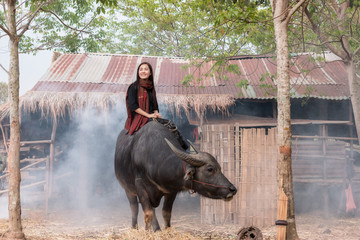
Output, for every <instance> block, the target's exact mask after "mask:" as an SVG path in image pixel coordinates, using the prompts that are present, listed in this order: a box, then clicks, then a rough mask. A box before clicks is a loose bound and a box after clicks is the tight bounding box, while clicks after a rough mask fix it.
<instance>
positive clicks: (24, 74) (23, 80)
mask: <svg viewBox="0 0 360 240" xmlns="http://www.w3.org/2000/svg"><path fill="white" fill-rule="evenodd" d="M51 58H52V52H51V51H40V52H38V53H37V54H36V55H35V56H34V55H33V54H20V96H21V95H23V94H25V93H26V92H27V91H29V90H30V89H31V88H32V87H33V86H34V85H35V84H36V82H37V81H38V80H39V79H40V78H41V77H42V76H43V75H44V74H45V72H46V70H47V69H48V68H49V66H50V64H51ZM9 59H10V49H9V44H8V38H5V37H3V38H0V64H1V65H2V66H3V67H4V68H6V69H7V70H8V69H9ZM0 82H6V83H7V82H8V75H7V73H6V72H5V71H4V70H3V69H2V68H0Z"/></svg>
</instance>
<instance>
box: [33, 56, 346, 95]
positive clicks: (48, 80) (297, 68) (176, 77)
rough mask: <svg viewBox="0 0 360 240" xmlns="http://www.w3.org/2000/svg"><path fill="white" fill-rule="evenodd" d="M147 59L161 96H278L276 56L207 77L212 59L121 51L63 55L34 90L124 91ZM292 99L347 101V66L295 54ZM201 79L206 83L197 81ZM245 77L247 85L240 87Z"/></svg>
mask: <svg viewBox="0 0 360 240" xmlns="http://www.w3.org/2000/svg"><path fill="white" fill-rule="evenodd" d="M144 61H146V62H149V63H150V64H151V65H152V67H153V71H154V81H155V86H156V89H157V93H158V94H159V95H174V96H176V95H193V94H196V95H202V94H205V95H230V96H232V97H233V98H238V99H270V98H275V97H276V80H274V79H275V78H274V77H273V76H274V75H275V74H276V62H275V61H274V60H273V59H272V58H260V57H259V58H240V59H236V60H230V63H231V64H236V65H238V67H239V69H240V71H241V75H236V74H234V73H228V74H225V75H226V76H227V79H223V78H220V77H219V76H218V75H217V74H215V75H207V76H204V74H206V73H209V71H210V69H211V67H212V63H211V62H205V63H203V64H202V65H201V67H200V68H195V67H190V68H184V65H186V64H188V61H185V60H184V59H182V58H168V57H152V56H134V55H117V54H92V53H91V54H63V55H61V56H60V57H59V58H58V59H57V60H56V61H55V62H53V63H52V65H51V66H50V68H49V69H48V70H47V72H46V73H45V74H44V75H43V76H42V78H41V79H40V80H39V81H38V82H37V83H36V85H35V86H34V87H33V88H32V90H31V91H33V92H38V91H47V92H54V93H55V92H78V93H82V92H84V93H90V92H93V93H94V92H102V93H125V92H126V89H127V87H128V85H129V84H130V83H132V82H133V81H134V80H135V77H136V69H137V66H138V65H139V64H140V63H141V62H144ZM290 64H291V66H290V82H291V91H292V94H291V96H292V97H295V98H302V97H314V98H323V99H336V100H341V99H349V97H350V93H349V87H348V83H347V75H346V70H345V67H344V65H343V63H342V62H340V61H334V62H329V63H326V64H324V63H319V62H317V61H313V60H311V59H310V58H309V57H308V56H306V55H304V56H297V57H296V58H292V59H291V62H290ZM187 74H192V75H193V77H194V81H192V82H191V83H190V84H189V86H183V85H182V83H181V82H182V80H183V79H184V77H185V76H186V75H187ZM198 78H202V81H198V80H197V79H198ZM241 80H246V81H247V83H248V85H247V87H246V88H240V87H237V84H238V83H239V82H240V81H241Z"/></svg>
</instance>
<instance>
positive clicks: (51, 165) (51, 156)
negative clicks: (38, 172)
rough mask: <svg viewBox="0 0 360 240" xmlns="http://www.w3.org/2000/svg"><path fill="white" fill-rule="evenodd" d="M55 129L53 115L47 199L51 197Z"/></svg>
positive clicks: (55, 123)
mask: <svg viewBox="0 0 360 240" xmlns="http://www.w3.org/2000/svg"><path fill="white" fill-rule="evenodd" d="M56 128H57V119H56V115H55V114H54V117H53V128H52V132H51V143H50V166H49V167H50V168H49V195H48V196H47V197H51V193H52V187H53V171H54V158H55V135H56Z"/></svg>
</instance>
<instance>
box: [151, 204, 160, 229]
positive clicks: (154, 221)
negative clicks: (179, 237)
mask: <svg viewBox="0 0 360 240" xmlns="http://www.w3.org/2000/svg"><path fill="white" fill-rule="evenodd" d="M151 225H152V227H153V230H154V232H156V231H158V230H160V225H159V222H158V220H157V217H156V214H155V208H153V219H152V222H151Z"/></svg>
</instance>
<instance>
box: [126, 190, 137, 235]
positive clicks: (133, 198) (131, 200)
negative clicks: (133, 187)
mask: <svg viewBox="0 0 360 240" xmlns="http://www.w3.org/2000/svg"><path fill="white" fill-rule="evenodd" d="M126 196H127V198H128V200H129V203H130V208H131V227H132V228H136V229H137V228H138V225H137V224H138V223H137V218H138V213H139V203H138V200H137V196H136V195H133V194H131V193H129V192H127V191H126Z"/></svg>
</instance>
